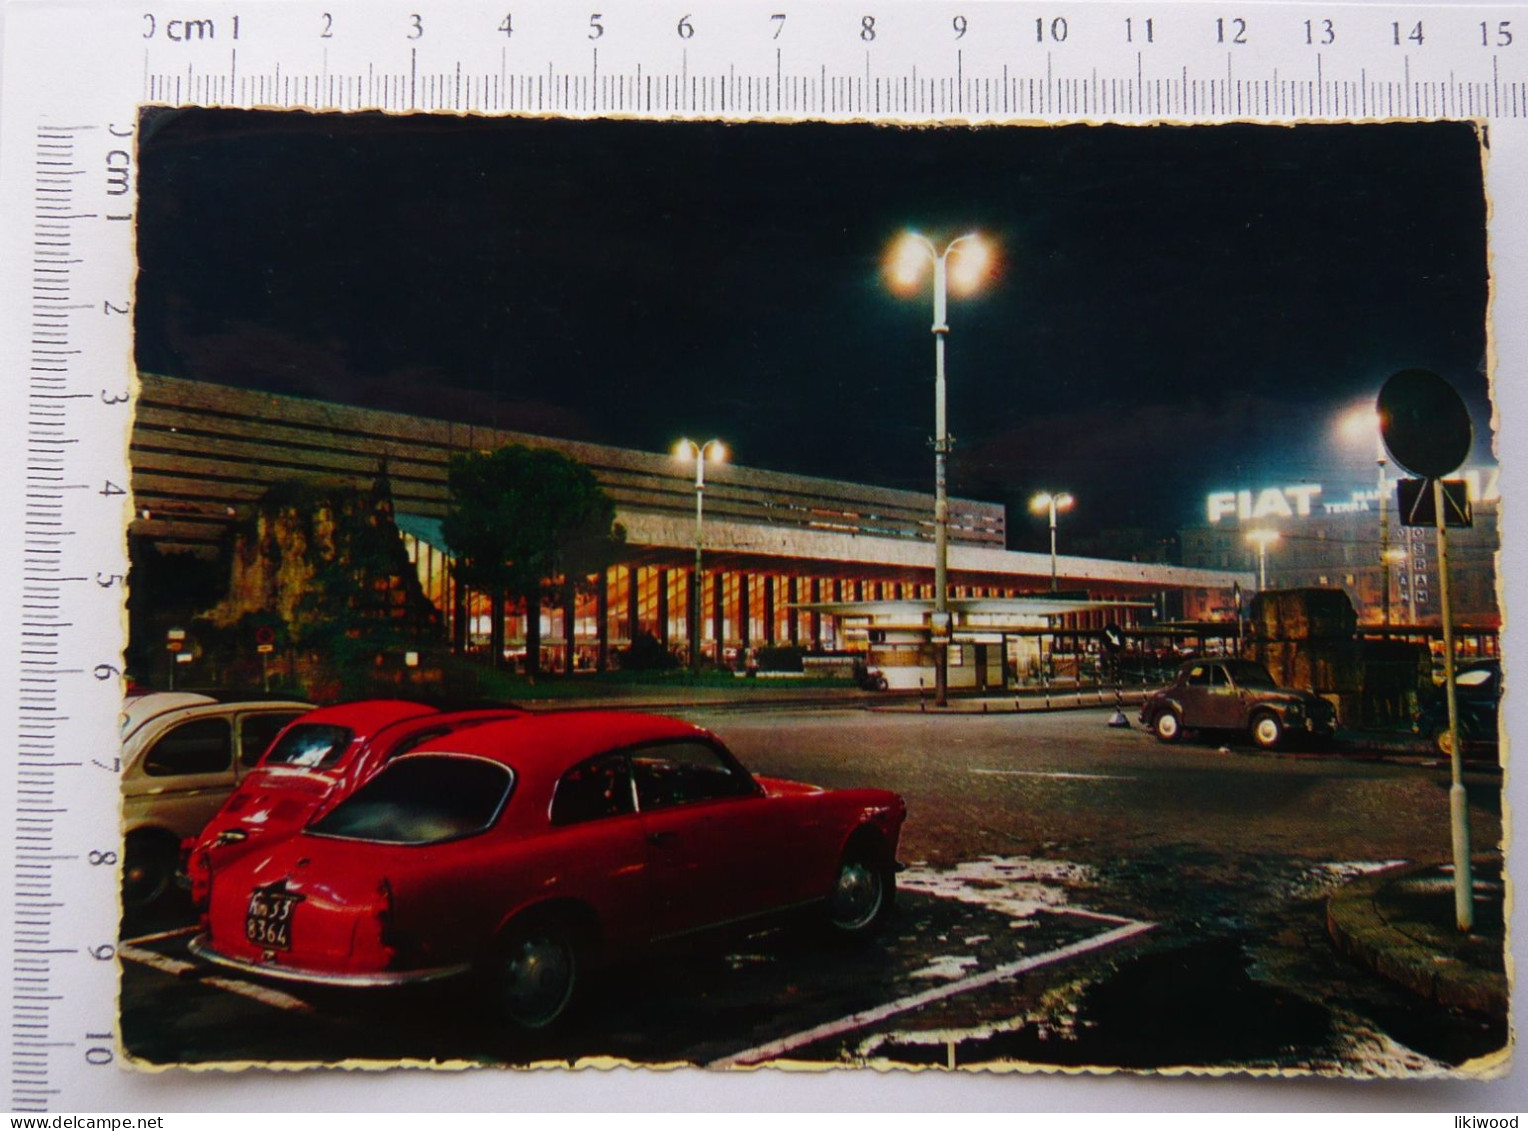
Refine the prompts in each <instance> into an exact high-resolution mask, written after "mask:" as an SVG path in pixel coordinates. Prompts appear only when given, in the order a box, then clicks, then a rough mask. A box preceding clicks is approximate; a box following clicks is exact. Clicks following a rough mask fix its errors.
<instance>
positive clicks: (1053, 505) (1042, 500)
mask: <svg viewBox="0 0 1528 1131" xmlns="http://www.w3.org/2000/svg"><path fill="white" fill-rule="evenodd" d="M1076 501H1077V500H1075V499H1073V498H1072V496H1070V495H1068V494H1067V493H1066V492H1065V491H1063V492H1061V493H1060V494H1059V495H1058V494H1054V493H1052V492H1050V491H1041V492H1040V493H1039V494H1038V495H1036V496H1035V497H1034V498H1032V499H1030V500H1029V509H1030V510H1031V511H1032V512H1034V513H1035V514H1045V513H1046V512H1047V511H1049V512H1050V536H1051V592H1052V593H1054V592H1055V591H1056V588H1057V583H1056V512H1057V511H1069V510H1071V509H1072V504H1073V503H1075V502H1076Z"/></svg>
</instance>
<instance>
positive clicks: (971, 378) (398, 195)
mask: <svg viewBox="0 0 1528 1131" xmlns="http://www.w3.org/2000/svg"><path fill="white" fill-rule="evenodd" d="M1480 160H1481V155H1480V149H1479V145H1478V141H1477V137H1476V135H1475V133H1474V131H1473V129H1472V128H1471V127H1470V126H1468V125H1466V124H1461V123H1436V124H1395V125H1363V126H1300V127H1295V128H1287V127H1273V126H1196V127H1162V126H1158V127H1137V128H1130V127H1098V126H1091V127H1089V126H1076V127H1053V128H1046V127H1027V128H1012V127H1010V128H996V127H989V128H983V129H952V128H944V129H896V128H887V127H874V126H840V125H791V126H781V125H765V124H749V125H721V124H699V123H654V122H612V121H600V122H575V121H536V120H529V119H456V118H449V117H443V116H441V117H436V116H429V117H426V116H415V117H383V116H374V115H368V116H340V115H309V114H288V113H279V112H244V111H208V110H188V111H168V112H158V113H156V114H154V115H153V116H152V117H151V118H150V119H149V120H148V121H146V122H145V125H144V129H143V131H142V145H141V152H140V190H141V203H140V209H139V216H140V224H139V231H138V246H139V256H140V265H141V273H140V276H139V281H138V286H139V294H138V307H137V333H138V338H137V351H138V364H139V366H140V367H141V368H143V369H145V370H149V371H154V372H159V373H166V374H171V375H175V376H182V377H190V378H195V379H199V380H205V381H215V382H221V383H225V384H233V385H240V386H246V387H253V388H260V389H269V390H273V391H278V392H284V393H295V394H300V395H303V396H312V397H319V398H324V399H330V400H339V401H346V402H351V403H357V404H367V405H371V406H374V407H379V408H389V409H395V410H402V411H410V412H417V413H421V414H424V415H430V416H436V417H446V418H454V419H458V420H474V421H479V422H486V423H493V424H497V425H499V426H502V427H505V428H515V429H521V430H525V431H529V432H536V433H541V434H546V435H555V436H565V437H571V438H578V439H588V440H597V441H601V442H606V443H611V444H617V445H621V446H625V447H634V448H643V449H650V450H654V451H662V450H667V449H668V448H670V447H671V446H672V444H673V442H674V440H676V439H677V438H678V437H680V436H684V435H687V436H692V437H696V438H701V439H705V438H709V437H712V436H716V437H720V438H722V439H724V440H726V441H727V442H728V443H729V445H730V446H731V447H732V449H733V451H734V453H735V458H736V459H737V461H738V462H739V463H743V464H746V465H749V466H753V467H763V468H771V469H777V470H782V471H793V472H800V473H806V474H814V475H824V476H830V477H833V478H842V479H849V480H855V481H860V482H868V483H877V484H883V485H886V486H893V487H905V488H911V489H915V490H923V491H931V490H932V479H933V471H932V465H933V457H932V455H931V453H930V450H929V448H928V446H927V440H928V437H929V436H930V434H931V433H932V431H933V341H932V335H931V334H930V333H929V326H930V314H931V304H930V299H929V297H928V291H927V288H925V290H924V292H923V293H922V294H920V295H919V296H917V297H915V298H903V297H899V296H898V295H896V294H895V293H893V292H892V291H891V289H890V288H889V287H888V286H887V283H886V280H885V277H884V275H883V272H882V262H883V258H884V252H885V250H886V248H887V247H888V245H889V244H890V243H891V242H892V240H893V238H894V237H895V236H896V235H897V233H898V232H900V231H901V230H903V229H904V228H906V227H909V226H914V227H917V228H919V229H920V230H922V231H924V232H926V233H928V234H929V235H931V236H936V237H940V236H943V237H949V236H954V235H958V234H960V233H962V232H964V231H967V230H970V229H973V228H974V229H979V230H981V231H982V232H983V233H984V234H986V235H988V236H990V237H992V238H993V239H995V241H996V242H997V244H998V245H999V248H1000V256H1001V262H1000V265H999V269H998V272H997V274H996V276H995V277H994V278H992V279H991V280H990V281H989V283H988V285H987V287H986V288H985V290H984V291H983V292H982V293H981V294H979V295H977V296H974V297H970V298H952V299H951V309H950V323H951V326H952V332H951V335H950V339H949V356H948V372H949V412H950V427H951V431H952V432H953V433H954V435H955V436H956V437H957V448H956V452H955V455H954V457H953V459H952V464H951V490H952V492H954V493H956V494H959V495H965V496H971V497H976V498H981V499H989V500H993V501H1000V502H1006V503H1007V504H1008V505H1009V508H1010V509H1009V526H1010V536H1009V538H1010V544H1011V545H1012V546H1014V548H1038V547H1040V546H1041V545H1043V544H1044V539H1045V532H1044V530H1043V528H1042V526H1041V522H1040V520H1038V519H1033V518H1031V516H1030V515H1029V514H1028V511H1027V509H1026V507H1025V503H1026V501H1027V499H1028V497H1029V495H1030V494H1031V493H1032V492H1034V491H1035V490H1037V489H1042V488H1054V489H1061V490H1067V491H1070V492H1071V493H1072V494H1074V495H1075V496H1076V497H1077V500H1078V505H1077V509H1076V510H1075V511H1074V512H1073V513H1072V514H1071V515H1069V516H1068V517H1067V524H1068V527H1069V530H1070V531H1071V536H1072V537H1073V538H1075V539H1081V540H1085V539H1086V538H1087V537H1088V536H1090V535H1091V534H1093V533H1096V532H1097V531H1099V530H1101V529H1103V528H1106V527H1111V526H1134V527H1142V528H1145V529H1146V530H1147V531H1148V532H1150V533H1152V534H1154V535H1155V534H1158V533H1167V532H1170V531H1171V530H1172V529H1173V528H1174V527H1175V526H1177V525H1179V524H1181V523H1183V522H1185V521H1193V520H1195V519H1196V518H1197V517H1198V516H1200V515H1201V514H1202V511H1203V497H1204V495H1205V493H1206V492H1208V491H1211V490H1220V489H1225V490H1232V489H1238V488H1258V487H1263V486H1273V485H1285V484H1293V483H1299V482H1304V481H1314V482H1320V483H1322V484H1324V485H1325V487H1326V491H1325V494H1324V495H1323V497H1324V498H1326V499H1329V500H1336V499H1341V498H1343V497H1345V495H1346V493H1347V492H1348V491H1350V490H1352V489H1355V488H1359V487H1362V486H1366V485H1368V484H1369V483H1371V482H1372V480H1373V474H1374V464H1373V457H1374V450H1373V447H1372V445H1364V444H1362V443H1354V442H1351V441H1346V442H1345V441H1343V440H1341V439H1340V438H1339V437H1338V434H1337V432H1336V431H1335V428H1334V421H1335V419H1336V417H1337V416H1338V415H1339V414H1340V413H1341V412H1342V411H1343V410H1344V409H1346V408H1350V407H1352V406H1354V405H1356V404H1359V403H1361V402H1364V401H1367V402H1368V403H1369V404H1371V405H1372V402H1373V397H1374V395H1375V393H1376V392H1377V391H1378V389H1379V387H1380V385H1381V384H1382V383H1383V381H1384V380H1385V378H1386V377H1387V376H1389V375H1390V374H1391V373H1393V372H1395V371H1397V370H1400V369H1405V368H1412V367H1423V368H1428V369H1432V370H1434V371H1436V372H1438V373H1440V374H1442V375H1443V376H1445V377H1446V378H1448V379H1449V380H1450V381H1452V382H1454V383H1455V384H1456V386H1457V387H1458V388H1459V389H1460V391H1461V392H1462V393H1463V394H1464V395H1465V397H1466V400H1467V402H1468V403H1469V405H1470V407H1471V411H1472V414H1473V415H1474V419H1475V425H1476V431H1477V449H1476V456H1475V461H1474V462H1483V461H1485V460H1488V459H1489V458H1490V447H1489V444H1490V435H1489V431H1488V429H1489V418H1490V406H1489V399H1488V394H1487V389H1486V378H1485V376H1484V372H1483V370H1484V358H1485V354H1486V344H1485V320H1486V303H1487V275H1486V252H1485V203H1484V191H1483V187H1482V177H1481V168H1480Z"/></svg>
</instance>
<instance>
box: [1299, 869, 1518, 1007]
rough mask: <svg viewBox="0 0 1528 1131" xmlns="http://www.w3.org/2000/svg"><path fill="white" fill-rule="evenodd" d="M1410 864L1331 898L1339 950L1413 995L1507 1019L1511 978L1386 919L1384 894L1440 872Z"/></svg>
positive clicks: (1329, 913) (1330, 925)
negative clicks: (1441, 950)
mask: <svg viewBox="0 0 1528 1131" xmlns="http://www.w3.org/2000/svg"><path fill="white" fill-rule="evenodd" d="M1437 867H1438V865H1436V864H1411V865H1402V866H1399V867H1396V868H1390V869H1387V870H1386V871H1383V872H1377V873H1375V874H1374V875H1371V876H1367V877H1365V878H1363V879H1361V880H1355V881H1353V882H1352V883H1350V884H1347V885H1346V886H1345V887H1343V888H1342V889H1341V890H1339V891H1338V892H1336V893H1334V894H1333V895H1331V896H1330V897H1329V898H1328V899H1327V904H1326V929H1327V934H1328V935H1329V936H1330V937H1331V939H1332V942H1333V944H1334V945H1335V946H1336V947H1337V949H1338V950H1339V951H1340V952H1341V953H1343V954H1345V955H1347V956H1348V957H1349V958H1351V959H1353V960H1354V961H1357V962H1361V963H1363V964H1364V965H1365V966H1368V967H1369V968H1371V969H1372V970H1374V971H1375V972H1376V973H1378V974H1379V975H1380V976H1381V977H1384V978H1388V979H1390V980H1391V981H1393V982H1396V983H1398V984H1400V985H1402V986H1405V987H1406V988H1407V989H1409V990H1411V991H1412V992H1413V993H1416V994H1419V995H1421V996H1422V997H1425V998H1428V999H1430V1000H1432V1001H1435V1002H1438V1003H1439V1004H1440V1005H1447V1006H1455V1007H1457V1008H1460V1009H1468V1010H1471V1011H1473V1012H1476V1013H1485V1014H1489V1015H1492V1016H1496V1017H1505V1016H1506V1015H1507V1004H1508V992H1507V976H1506V974H1505V973H1498V972H1495V971H1491V970H1483V969H1481V968H1480V967H1478V966H1473V965H1471V964H1469V963H1467V962H1463V961H1461V960H1459V959H1458V958H1456V957H1454V956H1453V955H1448V954H1442V953H1439V952H1438V951H1436V950H1432V949H1430V948H1428V947H1426V946H1424V945H1423V944H1421V943H1420V942H1418V941H1417V940H1416V939H1413V938H1411V937H1410V936H1408V935H1407V934H1405V933H1404V932H1403V931H1401V930H1400V929H1398V928H1397V927H1396V926H1395V925H1394V924H1393V923H1392V922H1391V921H1390V920H1389V919H1387V918H1386V917H1385V914H1384V913H1383V911H1381V909H1380V906H1379V899H1378V897H1379V895H1380V894H1381V893H1382V892H1383V891H1384V890H1385V889H1386V888H1388V887H1389V886H1390V885H1391V884H1393V883H1394V882H1395V881H1397V880H1402V879H1406V878H1408V877H1410V876H1415V875H1422V874H1425V873H1428V872H1433V871H1436V870H1437Z"/></svg>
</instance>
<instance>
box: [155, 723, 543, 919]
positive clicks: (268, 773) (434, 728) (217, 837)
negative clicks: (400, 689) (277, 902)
mask: <svg viewBox="0 0 1528 1131" xmlns="http://www.w3.org/2000/svg"><path fill="white" fill-rule="evenodd" d="M522 714H524V712H523V711H521V710H519V709H518V708H514V707H503V708H489V709H483V710H473V711H451V712H443V711H439V710H437V709H436V708H434V707H427V706H425V705H424V704H422V703H412V702H408V701H406V700H400V699H365V700H361V701H360V702H356V703H344V704H341V705H339V706H335V707H320V708H319V709H318V710H316V711H309V712H308V713H307V714H305V715H302V716H301V717H299V718H297V719H295V720H293V721H292V722H291V723H290V725H288V726H287V727H286V729H285V730H283V731H282V732H281V733H280V734H279V735H277V736H276V740H275V741H274V742H272V743H271V745H270V748H269V749H268V750H267V751H266V753H265V756H264V757H263V758H262V759H261V760H260V764H259V765H258V766H256V767H255V768H254V769H252V770H251V771H250V772H249V773H247V774H246V775H245V776H244V780H243V781H241V782H240V783H239V787H238V788H237V789H235V790H234V791H233V793H232V795H230V796H229V798H228V800H227V801H225V802H224V803H223V806H222V808H221V809H219V810H218V812H217V814H216V815H215V816H214V817H213V818H212V819H211V820H210V821H209V822H207V825H206V827H205V828H204V829H202V830H201V832H200V833H199V834H198V835H197V836H195V837H192V838H190V839H189V840H188V841H187V842H186V844H185V845H184V846H183V847H184V849H185V870H186V877H187V879H188V881H189V883H190V887H191V899H192V902H194V903H195V904H196V905H197V906H201V905H202V904H203V903H205V902H206V898H207V877H208V875H209V872H210V867H211V861H212V859H213V858H214V857H220V858H223V859H232V858H233V857H235V856H240V855H243V854H244V853H246V852H249V851H251V850H252V849H255V848H257V847H259V846H260V845H262V844H266V843H269V842H270V841H271V840H273V839H275V838H279V837H282V836H287V835H290V834H291V833H294V832H296V831H297V830H298V829H300V828H302V826H303V825H305V824H307V823H308V821H309V820H311V819H312V818H313V817H314V816H315V815H316V814H317V813H319V812H320V811H321V810H322V809H324V808H325V807H326V806H328V805H332V804H333V803H335V802H336V801H338V800H339V799H340V798H342V797H346V796H348V795H349V794H351V793H354V792H355V791H356V789H357V788H359V787H360V786H361V785H363V784H364V783H365V782H367V781H368V780H370V779H371V777H372V776H374V775H375V774H376V772H377V771H378V770H380V769H381V768H382V767H383V766H384V765H386V764H387V763H388V762H389V761H391V760H392V759H394V758H396V757H398V756H399V755H401V754H404V753H407V752H408V751H409V750H412V749H413V748H414V747H416V746H418V745H419V744H421V743H423V742H427V741H429V740H430V739H432V738H439V737H441V736H442V735H446V734H451V733H453V732H455V731H458V730H460V729H461V728H463V727H467V726H475V725H478V724H480V723H485V722H492V721H498V720H503V719H513V718H519V717H520V716H521V715H522Z"/></svg>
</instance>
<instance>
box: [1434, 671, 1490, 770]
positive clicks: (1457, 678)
mask: <svg viewBox="0 0 1528 1131" xmlns="http://www.w3.org/2000/svg"><path fill="white" fill-rule="evenodd" d="M1501 692H1502V677H1501V661H1500V660H1470V661H1467V662H1465V663H1462V664H1459V665H1458V666H1457V667H1455V668H1454V703H1455V705H1456V706H1457V707H1458V709H1459V738H1460V741H1461V742H1462V743H1463V744H1464V753H1465V754H1466V755H1468V754H1470V753H1471V752H1472V751H1473V750H1481V751H1485V752H1489V753H1491V754H1493V755H1494V754H1495V752H1496V742H1497V730H1496V725H1497V715H1498V712H1499V708H1500V705H1501ZM1416 729H1417V733H1419V734H1425V735H1427V736H1428V737H1429V738H1430V739H1432V743H1433V746H1434V748H1435V749H1436V750H1437V751H1438V753H1439V754H1442V755H1443V756H1444V757H1445V758H1447V757H1451V756H1452V755H1453V749H1452V745H1451V742H1450V739H1449V733H1448V696H1447V694H1446V693H1445V690H1444V688H1441V687H1440V688H1438V690H1437V695H1436V697H1435V698H1433V699H1432V701H1431V702H1429V703H1428V704H1427V705H1426V706H1425V707H1423V708H1422V713H1421V714H1420V715H1419V716H1418V718H1417V727H1416Z"/></svg>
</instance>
